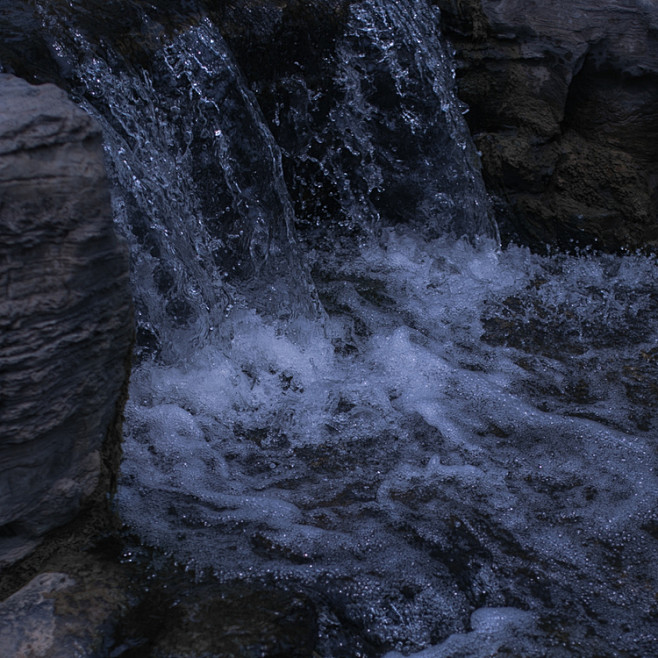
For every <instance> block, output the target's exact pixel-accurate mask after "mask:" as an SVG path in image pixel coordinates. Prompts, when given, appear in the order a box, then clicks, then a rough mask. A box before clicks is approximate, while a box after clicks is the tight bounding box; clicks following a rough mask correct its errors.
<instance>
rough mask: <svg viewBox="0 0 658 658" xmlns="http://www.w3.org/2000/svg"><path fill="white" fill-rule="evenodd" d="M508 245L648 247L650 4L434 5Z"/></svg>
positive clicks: (450, 0)
mask: <svg viewBox="0 0 658 658" xmlns="http://www.w3.org/2000/svg"><path fill="white" fill-rule="evenodd" d="M435 1H436V4H438V5H439V7H440V9H441V11H442V20H443V23H444V29H445V31H446V33H447V35H448V36H449V38H450V39H451V41H452V42H453V44H454V46H455V49H456V54H457V58H458V66H459V68H458V83H459V94H460V96H461V97H462V98H463V100H464V101H466V102H467V103H468V104H469V106H470V113H469V114H468V116H467V119H468V121H469V125H470V127H471V130H472V132H473V135H474V138H475V141H476V144H477V146H478V147H479V149H480V151H481V152H482V162H483V168H484V173H485V179H486V182H487V184H488V187H489V189H490V190H491V191H492V192H494V193H495V194H496V195H497V196H498V219H499V222H500V223H501V226H502V227H503V229H504V230H505V229H506V230H507V233H508V235H514V234H516V236H517V238H520V239H521V240H522V241H529V242H531V243H535V244H537V243H543V242H552V243H554V244H558V245H560V246H563V247H568V246H570V244H573V242H577V243H581V244H591V243H593V244H595V245H597V246H599V247H602V248H604V249H610V250H616V249H619V248H620V247H629V248H636V247H643V246H649V247H653V248H655V247H656V246H657V245H658V216H657V214H658V191H657V187H656V182H657V180H658V139H657V138H658V4H656V3H654V2H649V1H648V0H611V1H609V2H603V3H602V2H599V1H597V0H556V1H554V2H549V3H546V2H539V1H538V0H503V1H500V0H435Z"/></svg>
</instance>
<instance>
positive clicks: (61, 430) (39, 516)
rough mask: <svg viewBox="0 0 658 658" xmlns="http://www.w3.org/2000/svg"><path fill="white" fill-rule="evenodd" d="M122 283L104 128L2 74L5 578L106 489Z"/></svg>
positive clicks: (114, 443) (124, 271) (0, 376)
mask: <svg viewBox="0 0 658 658" xmlns="http://www.w3.org/2000/svg"><path fill="white" fill-rule="evenodd" d="M128 277H129V263H128V253H127V249H126V247H125V246H124V245H123V244H122V243H120V242H119V241H118V239H117V237H116V235H115V233H114V227H113V222H112V213H111V204H110V196H109V188H108V183H107V180H106V177H105V169H104V163H103V148H102V142H101V134H100V131H99V129H98V128H97V126H96V124H95V123H94V121H93V120H92V119H91V117H90V116H88V115H87V114H86V113H85V112H83V111H82V110H80V109H79V108H77V107H76V106H75V105H74V104H73V103H71V102H70V101H69V100H68V99H67V97H66V94H65V93H64V92H63V91H61V90H60V89H58V88H56V87H54V86H52V85H43V86H31V85H29V84H28V83H26V82H24V81H23V80H20V79H18V78H15V77H12V76H10V75H5V74H3V75H0V386H1V388H2V390H1V393H0V567H1V566H2V565H6V564H7V563H11V562H13V561H15V560H16V559H18V558H20V557H22V556H23V555H25V554H26V553H27V552H29V551H30V550H31V549H32V548H33V547H34V546H35V545H36V544H37V543H38V542H39V540H40V538H41V537H42V536H43V535H44V533H46V532H48V531H49V530H51V529H52V528H54V527H57V526H59V525H62V524H64V523H66V522H67V521H69V520H71V519H72V518H73V517H74V516H75V515H76V513H77V512H78V511H79V510H80V508H81V507H82V506H83V505H84V504H85V503H86V502H88V501H90V500H91V499H92V498H94V497H98V498H99V499H104V498H105V495H106V492H107V491H108V490H109V488H110V487H111V479H112V477H113V476H114V475H116V469H117V467H118V455H119V451H120V436H119V434H118V426H119V425H120V414H121V400H120V397H121V394H122V391H124V392H125V384H126V381H127V372H128V370H127V368H128V358H129V352H130V347H131V343H132V335H133V321H132V305H131V297H130V289H129V279H128Z"/></svg>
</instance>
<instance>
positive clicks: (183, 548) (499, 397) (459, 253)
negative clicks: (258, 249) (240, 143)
mask: <svg viewBox="0 0 658 658" xmlns="http://www.w3.org/2000/svg"><path fill="white" fill-rule="evenodd" d="M320 268H323V269H322V272H323V277H322V282H321V283H318V288H319V292H320V296H321V298H322V300H323V303H324V305H325V308H326V310H327V320H326V322H325V323H324V325H322V326H321V325H320V324H319V323H315V324H314V323H311V322H308V323H307V324H306V325H305V326H303V327H302V329H301V330H300V331H299V332H298V336H297V339H296V340H295V341H294V342H293V341H292V340H290V339H289V338H287V337H286V336H285V335H284V334H282V333H281V332H280V331H278V329H277V328H276V327H275V326H272V325H269V324H268V323H267V322H266V321H265V320H263V319H262V318H260V317H258V316H257V315H256V314H255V313H253V312H250V311H247V310H238V311H234V313H233V315H231V316H229V318H228V319H227V321H226V322H227V324H226V326H225V327H224V329H223V330H222V336H223V339H222V340H221V341H217V342H215V343H213V342H209V343H208V344H207V345H206V346H205V347H203V348H202V349H199V350H198V351H197V353H196V355H195V357H194V359H192V360H190V361H188V362H186V363H185V364H184V365H181V366H179V367H172V366H160V365H158V364H157V363H145V364H142V365H141V366H140V367H139V368H138V369H137V371H136V373H135V374H134V377H133V383H132V389H131V396H130V401H129V404H128V407H127V410H126V416H127V418H126V430H127V431H126V442H125V448H124V450H125V460H124V465H123V476H122V482H121V486H120V490H119V494H118V503H119V508H120V512H121V515H122V517H123V518H124V519H125V520H126V521H127V523H128V524H129V525H130V526H131V527H132V528H134V529H135V530H136V531H137V532H139V534H140V535H141V536H142V537H143V538H144V539H145V540H146V541H148V542H151V543H154V544H156V545H158V546H162V547H165V548H166V549H167V550H169V551H171V552H172V553H173V554H174V555H176V556H177V557H178V558H180V559H183V560H186V561H188V562H192V563H195V564H198V565H207V566H210V567H212V568H213V569H214V570H215V571H216V572H217V573H218V574H219V575H220V576H222V577H226V578H231V577H236V576H238V575H239V574H244V573H251V574H261V575H263V574H276V575H277V577H294V578H298V579H301V580H302V581H303V582H306V583H307V584H311V583H316V582H320V581H322V582H325V581H326V582H325V585H323V586H324V587H326V588H327V590H328V591H333V592H334V593H335V595H336V596H340V597H343V598H342V599H341V600H343V599H345V600H348V601H349V602H350V603H349V606H350V610H352V613H351V614H353V615H354V618H355V619H356V620H357V622H358V623H360V624H362V625H363V626H364V627H367V628H368V632H369V633H370V634H371V635H372V636H373V637H376V638H377V640H378V642H381V643H383V644H384V645H388V646H391V647H396V648H397V649H398V650H404V651H412V650H418V649H420V648H422V647H426V646H428V645H434V647H433V648H430V649H427V650H425V651H422V652H421V653H420V654H418V655H419V656H451V655H473V656H480V655H481V656H484V655H493V654H492V653H491V652H492V651H495V650H498V648H500V647H501V646H503V645H504V644H505V642H507V643H508V644H509V642H510V641H511V640H510V638H512V639H513V638H517V639H518V638H522V637H526V636H525V635H524V634H525V633H526V632H527V633H529V635H528V637H531V638H534V639H533V640H528V639H527V638H526V639H525V640H524V639H518V642H521V644H520V645H518V646H521V647H525V649H524V651H526V653H527V655H534V654H533V653H532V651H534V650H537V651H539V649H537V647H538V646H543V645H542V644H541V642H544V643H546V642H549V640H550V641H553V640H552V638H553V636H552V635H551V634H550V632H548V631H544V633H545V634H546V633H547V635H546V637H543V639H542V640H541V642H540V641H539V640H537V637H539V635H538V633H539V632H538V631H537V630H536V627H535V620H536V618H537V616H541V615H542V614H544V613H546V614H548V613H547V612H546V611H547V610H551V609H553V608H555V607H556V606H557V608H558V609H560V605H562V604H561V603H560V601H561V600H566V599H568V598H569V597H573V598H574V599H575V600H576V601H577V603H574V605H575V606H576V607H577V608H578V610H579V611H580V612H579V613H578V614H579V615H582V614H584V613H583V612H582V608H583V606H589V608H592V607H594V608H597V609H599V610H603V612H599V614H601V615H602V616H606V615H608V616H610V615H615V616H616V617H618V618H620V619H623V618H624V616H626V617H627V618H628V619H637V617H638V612H637V610H638V608H637V606H638V605H639V606H640V607H642V606H645V607H646V606H648V605H650V601H649V599H650V596H649V594H647V591H648V590H646V587H650V586H655V585H656V583H655V579H654V582H653V584H652V585H642V584H641V583H642V582H643V581H646V578H647V577H650V576H648V575H647V571H646V569H645V568H644V566H643V564H644V563H645V562H644V561H645V560H646V559H647V556H650V555H652V556H653V558H652V559H654V558H655V557H656V555H655V553H656V549H655V543H651V541H652V540H650V538H649V535H648V534H647V533H646V532H644V531H643V530H642V529H641V528H642V527H644V526H646V523H650V522H651V519H653V518H654V517H653V514H654V510H655V508H656V498H657V491H658V486H657V485H658V481H657V479H656V474H655V470H654V469H655V466H656V450H655V436H656V424H655V422H654V421H653V416H652V413H653V411H652V410H653V409H655V405H656V403H657V402H658V400H657V399H656V398H657V397H658V396H656V388H655V387H656V381H657V379H656V366H657V362H658V357H657V356H656V347H657V346H658V331H657V329H658V328H657V326H656V323H655V321H656V319H657V318H658V299H657V298H656V294H657V293H656V291H657V290H658V286H656V283H658V281H657V279H658V276H657V273H656V263H655V261H654V260H652V259H650V258H646V257H642V256H635V255H628V256H623V257H621V256H594V255H581V256H559V257H540V256H537V255H532V254H530V253H529V252H528V251H527V250H525V249H521V248H517V247H510V248H508V249H506V250H505V251H500V250H497V249H495V248H494V247H493V246H492V245H490V244H482V245H479V246H474V245H472V244H470V243H468V242H466V241H457V242H454V241H449V240H440V241H435V242H424V241H422V240H420V239H419V238H417V237H414V236H412V235H409V234H406V233H404V232H395V231H390V232H388V233H385V235H384V237H383V238H382V239H381V241H380V242H379V243H378V244H373V245H370V246H369V247H367V248H364V249H363V251H362V252H361V254H360V256H359V257H358V258H353V259H351V260H349V262H343V263H339V264H334V263H332V262H329V261H327V262H325V263H323V264H321V266H320ZM320 268H316V269H320ZM636 385H638V386H639V387H640V388H639V389H638V388H637V386H636ZM652 387H654V388H652ZM651 391H653V395H654V397H653V398H651V397H650V395H651ZM643 524H644V526H643ZM615 560H618V561H621V562H619V563H620V564H621V563H623V564H624V566H623V568H622V567H620V566H616V565H617V562H615ZM322 579H325V580H322ZM346 582H348V584H346ZM614 582H616V583H618V584H617V585H614V584H610V583H614ZM332 583H333V584H332ZM643 588H644V589H643ZM592 592H597V595H596V597H595V598H596V600H595V601H594V602H592V601H591V600H590V599H591V597H592V596H593V595H592ZM625 592H626V593H625ZM579 597H580V598H579ZM638 597H639V600H640V603H639V604H638V603H637V600H638ZM647 597H648V598H647ZM581 599H582V600H581ZM585 599H587V600H588V601H589V603H587V604H585V603H583V601H584V600H585ZM519 601H523V607H525V608H526V609H527V610H526V611H522V610H518V609H516V608H518V607H519ZM547 601H551V603H550V604H549V603H547ZM597 606H598V607H597ZM601 606H602V607H601ZM634 606H635V607H634ZM476 608H479V609H477V610H476V611H475V612H473V611H474V610H475V609H476ZM643 609H644V608H643ZM470 613H473V614H472V615H471V617H470V621H469V615H470ZM577 616H578V615H576V617H577ZM579 623H580V622H579ZM524 629H525V630H524ZM517 636H518V637H517ZM437 637H438V638H447V639H444V640H443V641H442V642H441V643H437V641H436V640H437ZM547 637H548V639H547ZM515 641H516V640H515ZM574 641H575V640H574ZM524 642H526V644H523V643H524ZM527 642H530V644H527ZM532 642H534V643H535V644H534V645H533V644H532ZM538 642H539V644H537V643H538ZM512 646H516V645H515V644H514V642H512ZM532 646H534V647H535V649H532ZM478 647H479V648H478ZM528 647H530V648H528ZM389 655H390V656H391V657H392V656H394V655H399V654H389ZM524 655H525V654H524ZM537 655H539V654H537Z"/></svg>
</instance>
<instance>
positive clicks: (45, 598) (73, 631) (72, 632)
mask: <svg viewBox="0 0 658 658" xmlns="http://www.w3.org/2000/svg"><path fill="white" fill-rule="evenodd" d="M123 585H125V583H124V584H123ZM127 602H128V598H127V594H126V590H125V589H124V587H122V585H121V584H119V583H118V582H117V581H116V579H115V578H113V573H112V572H110V573H109V574H107V575H104V574H103V573H102V572H100V571H99V572H98V573H95V574H90V573H87V574H85V575H84V576H79V575H76V576H75V578H73V577H71V576H70V575H68V574H66V573H63V572H48V573H42V574H40V575H39V576H37V577H36V578H34V579H33V580H31V581H30V582H29V583H28V584H27V585H26V586H25V587H23V588H22V589H21V590H19V591H18V592H16V593H15V594H13V595H12V596H10V597H9V598H8V599H7V600H6V601H3V602H2V603H0V655H2V656H8V657H9V656H24V657H25V658H37V657H39V656H47V657H48V658H70V656H92V655H105V654H104V653H103V649H104V648H105V647H107V646H109V643H110V641H111V631H112V629H113V626H114V623H115V621H116V619H117V618H118V617H119V615H120V614H121V612H122V611H123V610H124V609H125V608H126V606H127Z"/></svg>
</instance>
